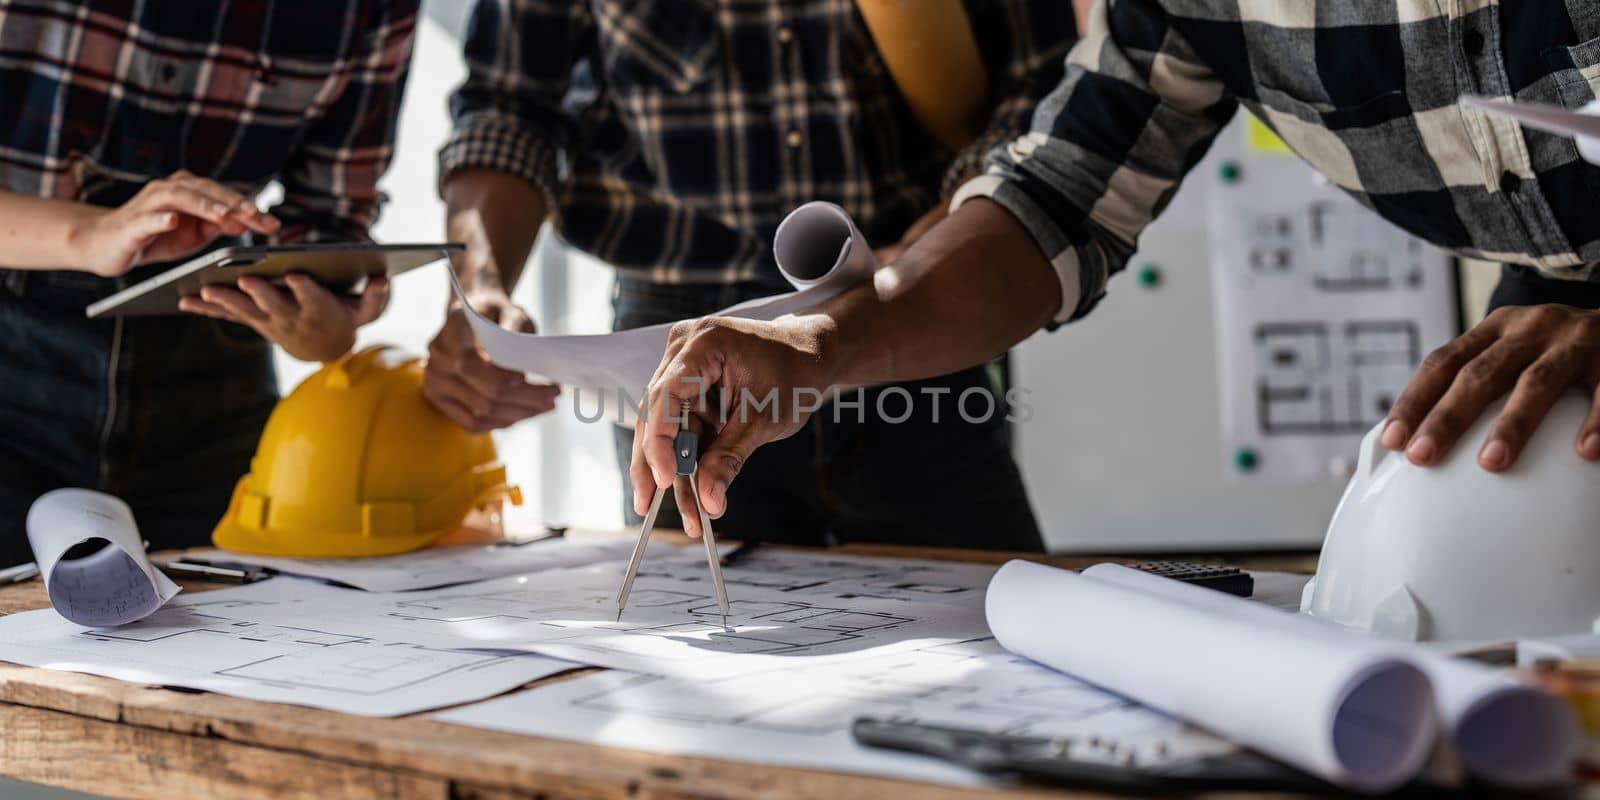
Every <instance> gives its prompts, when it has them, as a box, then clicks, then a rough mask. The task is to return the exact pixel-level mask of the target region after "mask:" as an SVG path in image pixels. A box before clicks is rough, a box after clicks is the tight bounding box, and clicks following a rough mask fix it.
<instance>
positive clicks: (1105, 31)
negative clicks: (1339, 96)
mask: <svg viewBox="0 0 1600 800" xmlns="http://www.w3.org/2000/svg"><path fill="white" fill-rule="evenodd" d="M1063 5H1065V3H1063ZM1236 108H1237V104H1236V103H1235V101H1234V100H1233V98H1232V97H1231V96H1230V95H1229V94H1228V93H1227V92H1226V91H1225V90H1224V87H1223V85H1222V83H1221V81H1220V80H1219V79H1218V78H1217V77H1216V76H1215V74H1214V73H1213V72H1212V71H1211V69H1210V68H1209V67H1207V66H1206V65H1205V64H1204V63H1202V62H1201V61H1200V60H1199V59H1198V58H1197V57H1196V56H1195V54H1194V51H1193V49H1192V48H1191V47H1190V45H1189V43H1188V41H1187V40H1186V39H1185V38H1184V37H1183V35H1182V34H1181V33H1180V32H1179V31H1178V30H1176V29H1175V28H1173V27H1172V26H1171V25H1170V21H1169V19H1168V17H1167V14H1166V12H1165V10H1164V9H1163V8H1162V7H1161V4H1160V2H1158V0H1118V1H1117V2H1115V3H1106V2H1100V3H1097V4H1096V5H1095V7H1094V9H1093V11H1091V12H1090V15H1089V26H1088V30H1087V31H1086V32H1085V36H1084V38H1083V39H1082V40H1081V41H1080V42H1079V43H1078V44H1077V45H1076V46H1075V47H1074V48H1073V49H1072V51H1071V53H1070V54H1069V55H1068V57H1067V66H1066V74H1065V76H1064V77H1063V78H1062V81H1061V83H1060V85H1059V86H1057V87H1056V88H1055V90H1054V91H1052V92H1051V93H1050V94H1049V95H1048V96H1046V97H1045V98H1044V100H1042V101H1041V102H1040V103H1039V106H1038V108H1037V110H1036V111H1035V113H1034V116H1033V124H1032V130H1031V131H1030V132H1029V133H1027V134H1024V135H1023V136H1021V137H1019V138H1017V139H1015V140H1014V141H1012V142H1010V143H1009V144H1006V145H1003V146H1001V147H997V148H995V149H994V150H992V151H990V153H989V155H988V157H987V160H986V166H987V169H986V171H985V174H984V175H983V176H981V177H979V178H976V179H974V180H972V181H969V182H968V183H967V184H966V185H964V186H963V187H962V189H961V190H960V191H959V192H958V193H957V194H956V196H955V197H954V198H953V199H952V202H951V207H952V208H955V207H957V206H959V205H960V204H961V203H963V202H966V201H967V200H970V199H972V198H974V197H987V198H990V199H992V200H994V201H995V202H997V203H999V204H1000V205H1001V206H1003V207H1005V208H1006V209H1007V210H1008V211H1010V212H1011V214H1012V215H1013V216H1015V217H1016V218H1017V220H1018V221H1019V222H1020V223H1021V224H1022V225H1023V227H1025V228H1026V229H1027V230H1028V232H1029V233H1030V234H1031V235H1032V236H1033V239H1034V241H1035V242H1037V243H1038V245H1039V248H1040V250H1041V251H1042V252H1043V253H1044V255H1045V257H1046V258H1048V259H1049V261H1050V264H1051V266H1052V267H1054V269H1055V271H1056V273H1057V275H1058V277H1059V278H1060V280H1061V294H1062V298H1063V302H1062V307H1061V309H1060V310H1059V312H1058V313H1057V315H1056V317H1055V320H1054V322H1055V323H1063V322H1069V321H1072V320H1075V319H1078V318H1080V317H1082V316H1084V315H1085V314H1087V313H1088V312H1089V311H1090V310H1091V309H1092V308H1093V307H1094V306H1095V304H1096V303H1098V302H1099V300H1100V298H1101V297H1103V296H1104V295H1105V291H1106V283H1107V281H1108V280H1109V279H1110V277H1111V275H1112V274H1114V273H1116V272H1117V271H1118V270H1120V269H1122V268H1123V267H1124V266H1125V265H1126V264H1127V262H1128V259H1129V258H1130V257H1131V256H1132V255H1133V252H1134V248H1135V247H1136V244H1137V241H1138V237H1139V234H1140V233H1141V232H1142V231H1143V230H1144V228H1145V227H1146V226H1147V225H1149V224H1150V222H1151V220H1153V219H1154V218H1155V217H1156V216H1157V215H1158V214H1160V213H1161V210H1162V209H1163V208H1165V207H1166V205H1167V203H1168V202H1169V201H1170V200H1171V198H1172V195H1173V194H1174V193H1175V192H1176V191H1177V188H1178V185H1179V183H1180V182H1181V181H1182V179H1183V176H1184V175H1185V174H1186V173H1188V171H1189V170H1190V169H1192V168H1193V167H1194V165H1195V163H1196V162H1198V161H1199V160H1200V158H1201V157H1202V156H1204V155H1205V152H1206V150H1207V149H1209V148H1210V146H1211V142H1212V141H1213V140H1214V139H1215V138H1216V135H1217V131H1218V130H1220V129H1221V127H1222V126H1223V125H1224V124H1226V123H1227V121H1228V119H1229V118H1231V117H1232V116H1233V113H1234V111H1235V109H1236Z"/></svg>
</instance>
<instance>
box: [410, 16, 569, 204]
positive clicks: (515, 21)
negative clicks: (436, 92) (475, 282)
mask: <svg viewBox="0 0 1600 800" xmlns="http://www.w3.org/2000/svg"><path fill="white" fill-rule="evenodd" d="M592 39H593V27H592V19H591V17H590V14H589V6H588V4H587V3H586V2H578V1H577V0H479V1H478V3H477V5H476V6H474V8H473V11H472V17H471V20H470V22H469V23H468V26H467V35H466V39H465V44H464V49H465V54H466V61H467V79H466V81H465V82H464V83H463V84H462V85H461V86H460V87H459V88H458V89H457V90H456V91H455V93H454V94H453V95H452V96H451V99H450V112H451V117H452V119H453V120H454V125H455V130H454V132H453V134H452V135H451V137H450V139H449V140H448V141H447V142H446V143H445V145H444V147H443V148H442V149H441V150H440V151H439V184H440V186H441V187H442V186H443V185H444V183H445V182H446V181H448V180H449V178H450V176H451V175H452V174H454V173H455V172H458V171H460V170H464V169H491V170H496V171H499V172H505V173H509V174H512V175H517V176H519V177H521V178H523V179H525V180H527V181H529V182H530V183H532V184H534V185H535V186H537V187H539V188H540V189H541V190H544V191H545V192H550V191H551V190H552V189H553V187H554V186H555V183H556V163H557V162H556V155H557V153H558V152H559V151H560V149H561V148H562V147H564V146H566V145H567V144H569V143H570V142H571V140H572V138H573V136H574V132H575V128H576V122H575V120H574V119H573V117H572V115H571V114H569V113H568V112H567V111H566V110H565V109H564V107H563V105H562V103H563V100H564V98H565V97H566V94H567V91H568V89H569V88H570V86H571V83H572V72H573V69H574V67H575V66H576V64H577V63H578V61H579V60H581V58H582V57H583V54H584V53H585V52H587V50H588V48H589V46H590V42H591V40H592Z"/></svg>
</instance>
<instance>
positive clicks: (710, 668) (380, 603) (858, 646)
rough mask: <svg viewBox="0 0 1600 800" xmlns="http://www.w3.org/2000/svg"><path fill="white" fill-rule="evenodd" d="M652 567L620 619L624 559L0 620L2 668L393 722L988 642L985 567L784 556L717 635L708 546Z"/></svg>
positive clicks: (751, 571)
mask: <svg viewBox="0 0 1600 800" xmlns="http://www.w3.org/2000/svg"><path fill="white" fill-rule="evenodd" d="M645 563H646V564H647V565H648V566H649V570H648V571H647V572H645V573H641V574H640V576H639V578H638V579H637V581H636V582H635V584H634V591H633V596H632V598H631V600H630V603H629V606H628V610H627V613H626V614H625V615H623V617H622V618H621V619H620V620H618V619H617V614H616V591H617V588H618V585H619V584H620V580H621V575H622V571H623V567H624V565H623V563H622V561H621V560H615V561H606V562H603V563H596V564H591V565H588V566H585V567H574V568H568V569H549V570H544V571H540V572H534V573H530V574H527V575H519V576H515V577H510V578H499V579H495V580H488V581H482V582H479V583H473V584H467V585H462V586H453V587H448V588H443V589H432V590H423V591H414V592H390V593H377V592H364V591H358V590H354V589H347V588H337V587H333V586H328V585H326V584H323V583H320V582H317V581H310V580H301V579H296V578H289V577H277V578H273V579H271V580H267V581H263V582H261V583H256V584H251V585H248V586H240V587H235V588H230V589H222V590H217V591H211V592H199V593H194V594H186V595H181V596H180V597H179V598H177V599H176V600H175V601H174V602H173V603H171V604H169V605H168V606H167V607H165V608H163V609H162V610H161V611H160V612H158V613H157V614H155V615H152V616H151V617H150V618H148V619H146V620H144V621H142V622H140V623H137V624H134V625H128V626H123V627H119V628H115V629H98V630H97V629H86V628H83V627H81V626H77V625H73V624H71V623H68V622H66V621H65V620H63V619H62V618H61V617H60V616H59V615H57V614H56V613H55V612H54V611H52V610H48V609H46V610H41V611H35V612H28V613H24V614H17V615H13V616H9V617H5V618H0V640H4V641H6V642H7V643H8V645H10V646H9V647H8V649H7V651H6V659H7V660H9V661H14V662H17V663H22V664H28V665H32V666H48V667H52V668H59V669H67V670H75V671H79V672H91V673H95V674H99V675H107V676H110V677H115V678H121V679H124V680H131V681H138V682H142V683H148V684H170V685H177V686H187V687H193V688H197V689H207V690H211V691H216V692H221V693H225V694H232V695H237V696H241V697H249V698H254V699H261V700H274V701H281V702H290V703H298V704H302V705H309V706H317V707H321V708H330V709H336V710H341V711H348V712H351V713H359V714H370V715H389V714H402V713H408V712H412V711H417V710H422V709H428V708H437V707H440V706H444V705H452V704H456V703H461V702H466V701H469V700H477V699H481V698H483V697H487V696H490V695H493V694H496V693H498V692H502V691H505V690H507V689H510V688H513V687H516V686H518V685H521V684H522V683H524V682H526V681H529V680H532V679H535V678H538V677H541V676H543V675H546V674H550V673H552V672H556V671H560V670H562V669H566V668H568V667H569V666H570V664H569V663H568V662H581V663H584V664H592V665H596V666H606V667H615V668H619V669H629V670H635V671H639V672H649V673H652V674H662V675H673V676H695V677H723V678H727V677H734V676H738V675H743V674H747V673H754V672H763V671H766V672H770V671H773V670H787V669H793V668H799V667H801V666H805V667H807V668H817V667H820V666H823V665H825V664H828V663H831V662H834V661H844V660H853V659H857V658H863V657H868V656H877V655H889V654H893V653H896V652H900V651H903V650H909V649H917V648H923V647H928V646H932V645H936V644H941V643H951V642H959V641H963V640H966V639H972V638H975V637H980V636H983V635H986V631H987V626H986V625H985V623H984V620H983V592H982V589H983V587H984V586H985V585H986V584H987V580H988V575H989V574H991V573H992V572H993V570H992V568H988V567H981V568H972V567H971V566H970V565H943V564H941V563H940V562H926V563H923V562H901V561H895V560H887V559H853V558H848V557H833V556H828V555H826V554H824V555H815V554H810V553H801V552H793V551H782V550H778V549H773V550H771V551H770V552H763V553H758V554H756V557H752V558H751V559H750V560H749V561H748V562H745V561H741V562H739V563H737V564H735V565H732V566H730V567H728V568H727V570H726V573H725V574H726V575H727V576H728V577H729V583H730V585H729V595H730V600H731V604H732V609H731V610H732V612H733V613H732V614H731V615H730V616H729V620H728V623H729V624H728V626H727V627H726V628H724V627H723V625H722V621H721V615H720V614H719V613H718V610H717V607H716V603H715V602H714V601H713V600H712V598H711V592H710V591H709V584H708V582H707V580H706V565H705V563H704V561H703V555H702V551H701V549H700V548H698V547H691V548H682V549H679V548H674V547H671V546H667V545H664V546H662V548H660V549H659V550H657V549H652V551H651V554H650V555H649V558H648V559H647V561H646V562H645ZM832 569H837V570H838V573H837V577H836V578H830V577H829V575H828V571H829V570H832ZM895 593H904V594H905V596H908V597H916V598H918V599H916V600H906V599H897V598H896V597H894V596H891V595H894V594H895ZM879 595H882V596H879ZM924 597H927V598H931V599H929V600H924V599H922V598H924ZM956 597H959V598H962V599H961V600H960V601H959V602H958V601H956V600H954V599H953V598H956ZM528 653H533V654H538V655H542V656H546V657H547V658H537V657H523V655H522V654H528ZM557 658H559V659H564V661H556V660H554V659H557Z"/></svg>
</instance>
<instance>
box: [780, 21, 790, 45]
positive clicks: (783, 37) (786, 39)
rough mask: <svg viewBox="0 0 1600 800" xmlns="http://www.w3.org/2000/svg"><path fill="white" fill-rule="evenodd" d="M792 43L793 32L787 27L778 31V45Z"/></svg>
mask: <svg viewBox="0 0 1600 800" xmlns="http://www.w3.org/2000/svg"><path fill="white" fill-rule="evenodd" d="M792 41H794V31H792V30H790V29H789V26H788V25H784V26H783V27H781V28H779V29H778V44H788V43H790V42H792Z"/></svg>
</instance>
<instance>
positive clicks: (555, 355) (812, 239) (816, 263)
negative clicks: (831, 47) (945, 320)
mask: <svg viewBox="0 0 1600 800" xmlns="http://www.w3.org/2000/svg"><path fill="white" fill-rule="evenodd" d="M772 249H773V256H774V258H775V259H776V261H777V264H778V270H779V272H781V273H782V274H783V276H784V278H785V279H786V280H788V281H789V283H790V284H791V285H793V286H794V287H795V288H796V289H797V290H798V291H795V292H790V293H787V294H780V295H775V296H773V297H764V298H760V299H757V300H751V301H748V302H745V303H740V304H738V305H735V306H732V307H729V308H726V309H723V310H722V311H719V312H717V314H720V315H726V316H738V317H745V318H748V319H763V320H771V319H777V318H778V317H781V316H783V315H785V314H790V313H793V312H796V311H800V310H802V309H805V308H808V307H810V306H813V305H815V304H817V303H820V302H822V301H824V300H827V299H828V298H830V297H833V296H834V295H837V294H839V293H840V292H843V291H845V290H847V289H849V288H851V287H853V286H855V285H857V284H859V283H861V282H862V281H864V280H867V279H869V278H870V277H871V276H872V271H873V269H875V268H876V267H877V264H876V262H875V261H874V260H873V257H872V248H871V247H870V246H868V244H867V241H866V237H864V236H862V235H861V231H860V230H859V229H858V228H857V227H856V225H855V222H853V221H852V220H851V219H850V215H849V214H847V213H845V211H844V209H842V208H840V207H839V206H836V205H834V204H832V203H824V202H813V203H806V204H805V205H803V206H800V207H799V208H797V209H795V210H794V211H792V212H790V213H789V216H787V217H785V218H784V220H783V222H782V223H781V224H779V225H778V230H777V233H776V234H774V236H773V247H772ZM450 286H451V288H452V290H454V291H455V293H456V298H457V299H458V300H460V302H461V305H462V307H463V308H465V309H466V313H467V322H468V323H469V324H470V325H471V326H472V332H473V334H474V335H475V336H476V337H477V339H478V344H479V345H480V346H481V347H482V348H483V351H484V353H486V354H487V355H488V356H489V360H491V361H493V362H494V363H496V364H498V365H500V366H501V367H504V368H505V369H510V370H515V371H518V372H524V373H528V374H531V375H536V376H539V377H540V378H543V379H546V380H549V381H550V382H552V383H559V384H561V385H563V386H568V387H575V388H579V389H593V390H599V391H601V392H617V393H624V394H626V395H627V396H628V397H630V398H633V399H638V398H639V397H640V396H641V394H642V390H643V389H644V387H645V384H647V383H649V381H650V376H651V375H653V374H655V369H656V366H657V365H658V364H660V363H661V355H662V352H663V351H664V350H665V349H666V344H667V332H668V331H669V330H670V329H671V327H672V326H671V325H652V326H650V327H646V328H636V329H633V330H628V331H619V332H617V333H607V334H596V335H590V336H549V335H544V334H535V333H518V332H516V331H508V330H506V329H504V328H502V327H500V326H499V325H498V324H496V323H495V322H494V321H492V320H490V319H488V318H486V317H484V316H482V315H481V314H479V313H478V312H477V311H476V310H474V309H473V308H472V306H471V305H470V304H469V303H468V302H467V298H466V295H465V293H463V292H462V289H461V284H460V282H459V281H457V279H456V276H455V273H454V271H452V272H451V273H450ZM606 410H607V411H614V409H611V408H607V409H606ZM623 410H624V411H626V410H627V409H623ZM623 416H626V415H625V414H624V415H623Z"/></svg>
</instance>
